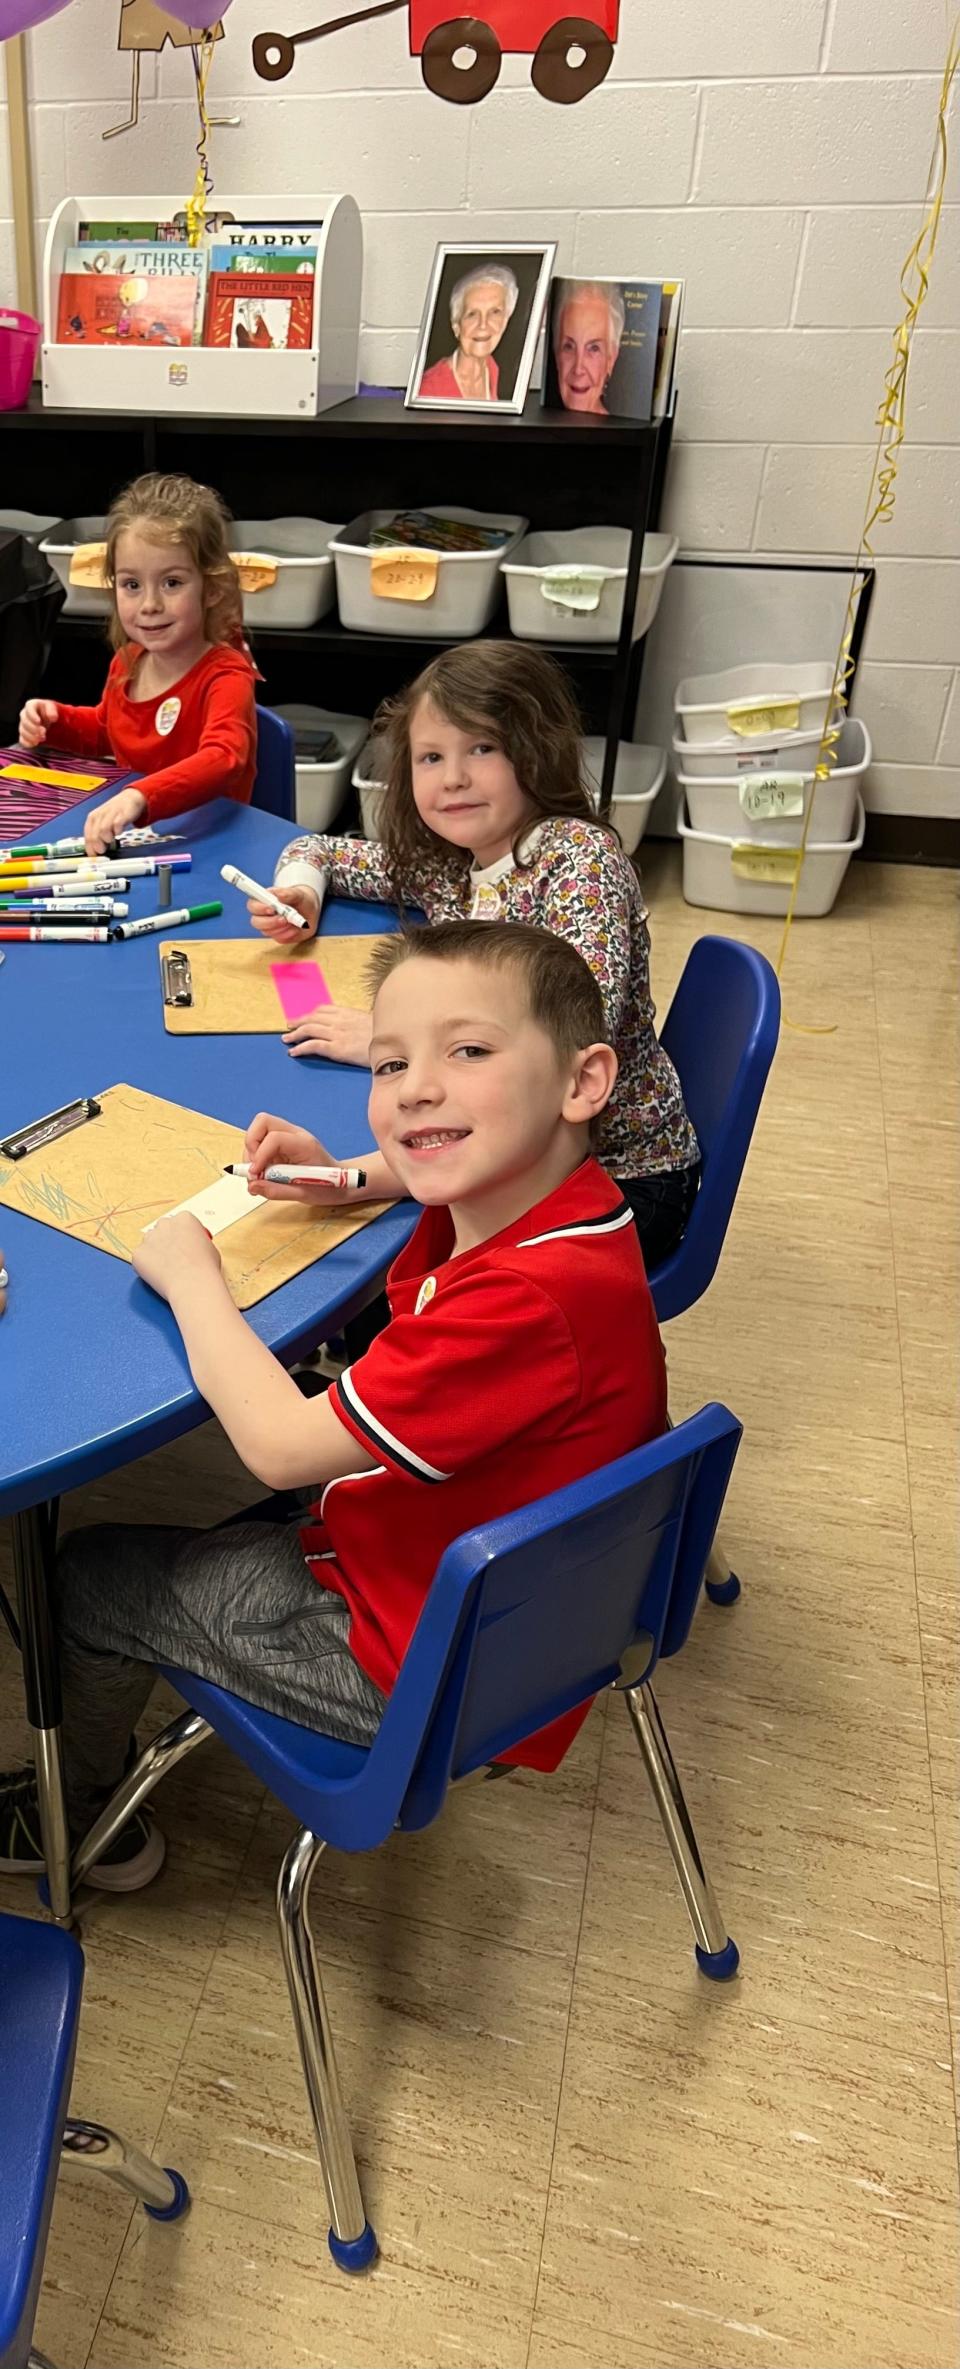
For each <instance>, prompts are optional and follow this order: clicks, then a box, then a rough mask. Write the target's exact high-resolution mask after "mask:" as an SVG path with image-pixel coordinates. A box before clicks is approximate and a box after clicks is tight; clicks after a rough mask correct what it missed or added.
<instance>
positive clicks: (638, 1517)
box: [166, 1406, 740, 1851]
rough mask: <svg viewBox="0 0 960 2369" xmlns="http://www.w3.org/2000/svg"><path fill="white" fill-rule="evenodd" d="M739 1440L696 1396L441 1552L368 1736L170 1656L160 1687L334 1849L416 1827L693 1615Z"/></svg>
mask: <svg viewBox="0 0 960 2369" xmlns="http://www.w3.org/2000/svg"><path fill="white" fill-rule="evenodd" d="M739 1441H740V1425H739V1423H738V1422H737V1421H736V1418H735V1417H734V1416H733V1415H731V1414H729V1413H728V1412H727V1409H726V1408H725V1407H721V1406H710V1407H705V1408H703V1409H702V1411H701V1413H700V1414H698V1415H694V1416H692V1417H691V1419H690V1421H689V1422H687V1423H681V1424H679V1425H678V1426H677V1429H676V1430H675V1431H671V1432H668V1433H667V1434H666V1436H665V1437H664V1438H663V1439H658V1440H653V1441H651V1442H649V1443H648V1445H647V1446H645V1447H642V1448H635V1449H633V1450H632V1451H631V1453H630V1454H629V1455H628V1456H621V1457H619V1458H618V1460H617V1461H616V1463H613V1464H608V1465H605V1466H604V1467H603V1468H602V1469H601V1470H600V1471H599V1472H594V1473H591V1474H589V1475H588V1477H587V1478H586V1479H585V1480H580V1481H573V1482H571V1483H570V1484H569V1486H568V1487H567V1488H565V1489H558V1490H556V1491H554V1492H553V1493H552V1494H551V1495H550V1496H549V1497H543V1498H540V1499H539V1500H538V1501H537V1502H536V1503H535V1504H533V1505H528V1506H525V1507H523V1509H522V1510H521V1511H520V1512H519V1513H515V1514H509V1515H506V1516H504V1517H503V1518H502V1519H501V1520H499V1521H496V1522H491V1523H489V1524H487V1525H486V1526H485V1527H484V1528H482V1529H477V1530H473V1531H470V1532H469V1533H468V1534H466V1535H465V1536H464V1537H462V1538H458V1539H456V1540H455V1541H454V1543H453V1544H452V1545H451V1546H449V1547H448V1548H447V1550H446V1552H445V1554H444V1555H443V1557H442V1559H441V1562H440V1564H439V1567H438V1569H437V1573H436V1577H435V1579H434V1582H433V1586H432V1588H431V1590H430V1594H429V1596H428V1598H427V1601H426V1603H425V1605H424V1607H423V1611H422V1613H421V1615H420V1619H419V1621H418V1623H417V1627H416V1629H415V1631H414V1635H413V1638H412V1640H411V1643H410V1646H409V1648H408V1651H407V1654H406V1656H405V1659H404V1662H403V1666H402V1669H401V1671H400V1675H399V1678H398V1679H397V1683H396V1686H395V1687H394V1690H393V1693H392V1695H391V1697H390V1700H389V1703H388V1705H387V1709H386V1711H385V1713H384V1717H383V1720H382V1722H381V1725H380V1729H379V1732H378V1734H377V1737H376V1739H375V1741H374V1743H373V1744H372V1745H371V1747H370V1749H369V1751H360V1750H358V1749H355V1748H354V1747H352V1746H350V1745H346V1744H335V1743H331V1741H330V1740H329V1738H327V1737H323V1736H318V1735H314V1734H313V1733H311V1731H310V1730H309V1729H306V1728H301V1727H295V1726H292V1725H291V1724H290V1722H289V1721H287V1720H283V1719H277V1718H275V1717H274V1716H273V1715H272V1714H271V1713H269V1712H264V1711H258V1710H256V1709H255V1708H254V1707H253V1706H252V1705H251V1704H249V1703H244V1702H241V1701H240V1700H239V1699H238V1697H236V1696H234V1695H228V1694H225V1693H223V1692H222V1691H221V1689H220V1688H218V1687H215V1686H211V1685H209V1684H208V1683H207V1681H206V1680H203V1679H198V1678H194V1677H191V1676H190V1674H189V1673H187V1672H184V1671H179V1670H170V1671H168V1672H167V1673H166V1674H167V1675H168V1676H169V1677H170V1678H171V1679H172V1682H173V1684H174V1685H175V1686H176V1688H177V1689H178V1692H179V1693H180V1694H182V1695H184V1696H185V1698H186V1700H187V1702H188V1703H190V1704H191V1705H192V1706H193V1708H194V1709H195V1710H197V1711H199V1712H200V1713H201V1714H202V1716H203V1717H204V1718H206V1719H208V1720H209V1721H210V1725H211V1726H212V1727H213V1728H214V1729H215V1730H216V1733H217V1734H218V1735H220V1736H222V1737H223V1738H224V1740H225V1741H226V1742H227V1743H230V1744H232V1745H233V1746H234V1748H235V1749H236V1750H237V1752H238V1753H239V1755H240V1757H241V1758H242V1759H243V1760H245V1761H246V1762H247V1763H248V1765H249V1766H250V1767H251V1768H253V1769H254V1770H255V1772H256V1773H257V1775H259V1776H261V1777H262V1778H263V1781H264V1782H265V1783H266V1784H268V1785H270V1786H271V1788H272V1790H273V1791H274V1792H275V1793H277V1794H278V1795H279V1796H280V1799H281V1800H282V1801H284V1802H285V1803H286V1805H287V1807H288V1809H290V1810H292V1811H293V1812H294V1814H295V1816H297V1817H298V1818H299V1819H300V1821H301V1824H303V1825H304V1826H308V1827H310V1828H311V1830H312V1832H313V1833H315V1834H321V1835H323V1836H324V1837H325V1839H326V1840H327V1841H328V1842H330V1843H333V1844H334V1845H335V1846H336V1848H337V1849H339V1850H345V1851H365V1850H371V1849H373V1848H375V1847H376V1845H377V1844H378V1843H381V1842H383V1841H384V1840H385V1839H386V1836H387V1835H388V1834H389V1833H390V1832H391V1831H392V1829H393V1827H394V1826H395V1825H397V1824H398V1823H399V1824H400V1825H402V1826H405V1827H421V1826H426V1825H428V1824H429V1823H430V1821H431V1820H432V1819H433V1818H435V1817H436V1816H437V1813H438V1811H439V1810H440V1808H441V1807H442V1804H443V1800H444V1796H445V1794H446V1791H447V1787H448V1785H449V1784H450V1783H451V1782H452V1781H453V1780H454V1779H456V1778H458V1777H462V1776H466V1775H467V1774H468V1773H469V1771H470V1770H471V1769H474V1768H477V1767H480V1766H482V1765H483V1764H484V1763H485V1762H487V1761H491V1760H494V1759H496V1758H497V1756H498V1755H499V1754H501V1753H503V1752H506V1751H509V1750H510V1748H511V1747H512V1746H513V1745H514V1744H518V1743H522V1742H523V1741H524V1740H525V1739H526V1737H528V1736H531V1735H534V1734H536V1732H537V1731H538V1729H540V1728H542V1727H547V1726H549V1724H550V1722H551V1721H552V1720H554V1719H557V1718H559V1717H560V1716H561V1714H562V1713H563V1712H565V1711H569V1710H571V1709H573V1708H574V1706H575V1705H576V1704H578V1703H582V1702H585V1701H586V1700H587V1699H588V1697H589V1696H591V1695H594V1694H596V1693H598V1692H599V1690H600V1689H601V1688H602V1687H605V1686H607V1685H609V1684H610V1682H611V1680H612V1679H614V1678H616V1677H617V1676H618V1675H619V1673H620V1667H621V1662H622V1659H623V1657H624V1656H625V1655H626V1654H628V1653H630V1652H631V1650H632V1649H633V1648H634V1647H636V1646H637V1645H638V1644H640V1646H641V1651H642V1655H643V1661H642V1665H641V1667H640V1668H639V1669H638V1670H637V1671H636V1672H635V1673H633V1674H635V1675H636V1676H644V1677H647V1676H649V1675H650V1674H651V1672H652V1670H653V1669H654V1667H655V1664H656V1662H657V1659H658V1657H659V1656H660V1654H661V1653H662V1654H672V1653H676V1652H677V1651H678V1649H679V1647H680V1646H681V1645H682V1644H683V1642H684V1640H685V1638H686V1636H687V1634H688V1631H689V1627H690V1622H691V1620H692V1618H693V1611H694V1606H695V1604H696V1601H697V1596H698V1594H699V1590H700V1583H701V1580H702V1577H703V1571H704V1566H705V1564H706V1561H707V1556H708V1554H709V1552H710V1547H711V1545H712V1543H713V1536H714V1532H715V1530H716V1527H717V1523H718V1520H719V1517H720V1509H721V1506H722V1504H723V1499H724V1495H725V1493H726V1487H727V1482H728V1480H729V1477H730V1471H731V1468H732V1465H733V1460H734V1457H735V1455H736V1452H737V1448H738V1445H739Z"/></svg>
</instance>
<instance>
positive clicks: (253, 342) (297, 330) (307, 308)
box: [203, 271, 313, 353]
mask: <svg viewBox="0 0 960 2369" xmlns="http://www.w3.org/2000/svg"><path fill="white" fill-rule="evenodd" d="M312 328H313V278H312V275H311V276H310V277H309V278H302V277H301V276H300V274H299V273H297V272H290V273H288V274H285V273H281V272H272V271H271V272H251V271H241V272H234V271H228V272H219V271H215V272H211V274H210V278H209V281H208V283H207V318H206V326H205V329H204V339H203V342H204V345H207V346H234V347H237V348H239V349H240V350H241V351H247V352H251V353H256V352H261V353H276V352H278V351H280V352H282V351H283V350H284V349H286V350H288V351H291V350H294V349H296V350H298V351H301V350H304V349H306V348H307V347H309V344H310V337H311V332H312Z"/></svg>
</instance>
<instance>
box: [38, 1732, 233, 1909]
mask: <svg viewBox="0 0 960 2369" xmlns="http://www.w3.org/2000/svg"><path fill="white" fill-rule="evenodd" d="M212 1734H213V1729H212V1727H209V1726H208V1725H207V1721H206V1720H205V1719H201V1717H200V1714H199V1712H198V1711H183V1712H181V1715H180V1717H179V1719H173V1720H171V1722H170V1726H169V1727H165V1728H164V1730H163V1732H162V1734H161V1735H159V1736H154V1739H153V1742H152V1744H147V1745H146V1746H145V1747H144V1750H143V1751H142V1752H141V1754H140V1758H139V1760H137V1761H135V1762H134V1765H133V1767H132V1769H128V1770H127V1774H126V1776H125V1777H121V1779H120V1783H119V1785H118V1786H117V1789H116V1792H115V1793H112V1794H111V1796H110V1799H109V1801H108V1803H107V1805H106V1808H105V1809H102V1810H101V1812H100V1816H99V1818H96V1819H95V1820H94V1823H93V1825H92V1826H91V1828H90V1830H89V1833H87V1834H85V1835H84V1838H83V1841H82V1842H80V1843H78V1844H77V1847H76V1850H75V1851H74V1854H73V1859H72V1862H71V1870H70V1873H71V1881H72V1882H73V1883H74V1884H82V1882H83V1879H84V1876H85V1875H86V1873H87V1869H88V1868H90V1867H92V1866H93V1865H94V1863H95V1861H96V1860H97V1859H99V1857H100V1854H101V1852H102V1851H106V1850H108V1849H109V1846H110V1844H111V1843H112V1841H113V1838H114V1835H116V1834H119V1832H120V1828H121V1826H125V1825H126V1822H127V1819H128V1818H129V1817H131V1816H132V1815H133V1812H134V1810H137V1809H139V1807H140V1803H141V1802H142V1801H146V1799H147V1796H148V1794H150V1793H152V1792H153V1789H154V1786H155V1785H159V1783H160V1779H161V1777H165V1776H166V1775H167V1772H168V1770H170V1769H173V1768H176V1765H177V1762H178V1760H185V1759H186V1756H187V1753H188V1752H192V1751H193V1749H194V1747H195V1745H197V1744H203V1743H205V1741H206V1739H207V1737H208V1736H212Z"/></svg>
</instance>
